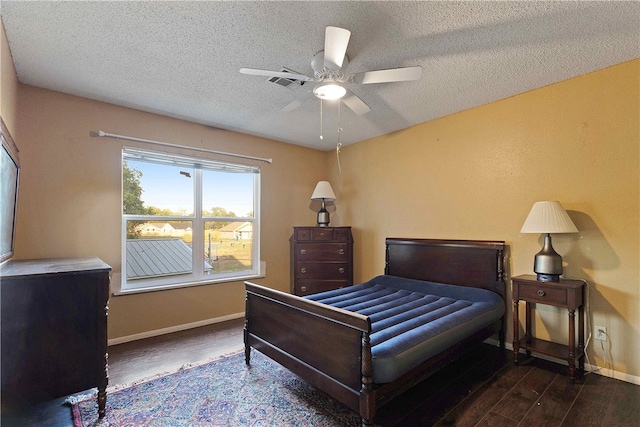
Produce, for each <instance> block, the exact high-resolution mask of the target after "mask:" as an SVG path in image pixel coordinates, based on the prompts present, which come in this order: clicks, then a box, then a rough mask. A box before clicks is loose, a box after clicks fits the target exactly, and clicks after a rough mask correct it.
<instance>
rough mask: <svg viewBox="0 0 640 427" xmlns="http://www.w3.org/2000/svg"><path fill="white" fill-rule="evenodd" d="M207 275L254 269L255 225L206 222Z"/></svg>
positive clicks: (205, 257) (205, 256) (248, 223)
mask: <svg viewBox="0 0 640 427" xmlns="http://www.w3.org/2000/svg"><path fill="white" fill-rule="evenodd" d="M204 234H205V242H204V252H205V253H204V259H205V273H206V274H219V273H234V272H240V271H248V270H251V269H252V267H253V257H252V253H253V252H252V248H253V246H252V242H253V224H252V223H251V222H246V221H245V222H243V221H235V222H226V221H205V233H204Z"/></svg>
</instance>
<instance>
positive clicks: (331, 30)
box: [324, 27, 351, 70]
mask: <svg viewBox="0 0 640 427" xmlns="http://www.w3.org/2000/svg"><path fill="white" fill-rule="evenodd" d="M349 37H351V31H349V30H345V29H344V28H338V27H327V28H326V30H325V34H324V67H325V68H327V69H329V70H339V69H340V68H342V63H343V61H344V55H345V54H346V53H347V46H348V45H349Z"/></svg>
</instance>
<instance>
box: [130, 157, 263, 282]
mask: <svg viewBox="0 0 640 427" xmlns="http://www.w3.org/2000/svg"><path fill="white" fill-rule="evenodd" d="M259 197H260V169H259V168H258V167H257V166H250V165H240V164H235V163H228V162H223V161H219V160H209V159H206V158H198V157H190V156H185V155H180V154H171V153H166V152H158V151H151V150H144V149H140V148H128V147H125V148H123V151H122V212H123V214H122V237H123V238H122V240H123V245H122V246H123V247H122V254H123V255H122V258H123V259H122V284H121V291H122V292H127V291H140V290H151V289H164V288H167V287H180V286H193V285H199V284H209V283H212V282H216V281H230V280H244V279H247V278H251V277H257V276H258V275H259V273H260V262H259V260H260V252H259V249H260V248H259V236H260V232H259V227H260V220H259V206H260V198H259Z"/></svg>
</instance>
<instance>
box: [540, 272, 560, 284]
mask: <svg viewBox="0 0 640 427" xmlns="http://www.w3.org/2000/svg"><path fill="white" fill-rule="evenodd" d="M536 278H537V279H538V281H539V282H559V281H560V275H559V274H543V273H538V275H537V277H536Z"/></svg>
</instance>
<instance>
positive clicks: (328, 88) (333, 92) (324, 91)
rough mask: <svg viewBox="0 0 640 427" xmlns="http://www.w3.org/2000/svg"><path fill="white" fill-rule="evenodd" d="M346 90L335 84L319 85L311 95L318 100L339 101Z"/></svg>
mask: <svg viewBox="0 0 640 427" xmlns="http://www.w3.org/2000/svg"><path fill="white" fill-rule="evenodd" d="M346 93H347V90H346V89H345V88H344V87H342V86H340V85H339V84H337V83H335V82H327V83H320V84H319V85H317V86H316V87H315V88H313V94H314V95H315V96H317V97H318V98H320V99H340V98H342V97H343V96H345V94H346Z"/></svg>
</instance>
